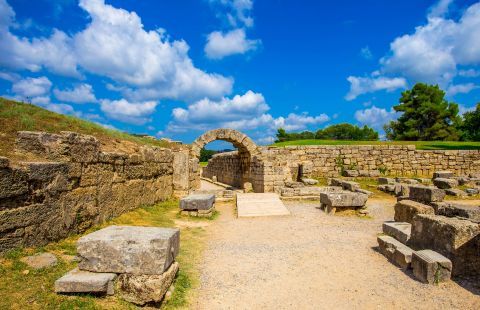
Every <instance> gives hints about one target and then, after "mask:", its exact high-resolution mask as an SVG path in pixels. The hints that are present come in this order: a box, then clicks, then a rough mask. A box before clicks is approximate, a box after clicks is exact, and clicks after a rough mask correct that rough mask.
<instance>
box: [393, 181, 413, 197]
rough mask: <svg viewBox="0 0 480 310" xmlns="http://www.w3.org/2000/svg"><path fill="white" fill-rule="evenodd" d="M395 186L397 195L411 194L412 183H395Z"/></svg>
mask: <svg viewBox="0 0 480 310" xmlns="http://www.w3.org/2000/svg"><path fill="white" fill-rule="evenodd" d="M394 185H395V188H394V190H393V192H394V194H395V196H397V197H399V196H409V195H410V185H408V184H407V183H395V184H394Z"/></svg>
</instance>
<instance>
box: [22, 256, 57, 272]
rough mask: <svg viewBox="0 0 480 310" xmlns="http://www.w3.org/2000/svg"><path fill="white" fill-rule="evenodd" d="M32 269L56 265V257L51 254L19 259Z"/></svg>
mask: <svg viewBox="0 0 480 310" xmlns="http://www.w3.org/2000/svg"><path fill="white" fill-rule="evenodd" d="M20 260H21V261H22V262H23V263H25V264H27V265H28V266H29V267H32V268H33V269H42V268H49V267H53V266H55V265H56V264H57V261H58V260H57V257H56V256H55V255H53V254H51V253H40V254H36V255H33V256H26V257H22V258H21V259H20Z"/></svg>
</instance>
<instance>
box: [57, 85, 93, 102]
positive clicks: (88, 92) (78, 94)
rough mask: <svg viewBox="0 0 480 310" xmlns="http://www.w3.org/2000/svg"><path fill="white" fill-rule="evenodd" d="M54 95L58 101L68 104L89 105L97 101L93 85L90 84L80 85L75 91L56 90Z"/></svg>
mask: <svg viewBox="0 0 480 310" xmlns="http://www.w3.org/2000/svg"><path fill="white" fill-rule="evenodd" d="M53 93H54V95H55V97H56V98H57V99H58V100H61V101H66V102H73V103H87V102H96V101H97V98H95V94H94V93H93V88H92V85H89V84H80V85H77V86H76V87H74V88H73V89H65V90H59V89H54V90H53Z"/></svg>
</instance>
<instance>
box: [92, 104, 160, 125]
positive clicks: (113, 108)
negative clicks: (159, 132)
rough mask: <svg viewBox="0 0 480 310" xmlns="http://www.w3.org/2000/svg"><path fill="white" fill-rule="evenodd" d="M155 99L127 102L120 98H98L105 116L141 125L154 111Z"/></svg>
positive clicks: (146, 121) (147, 120) (148, 120)
mask: <svg viewBox="0 0 480 310" xmlns="http://www.w3.org/2000/svg"><path fill="white" fill-rule="evenodd" d="M157 104H158V103H157V102H155V101H146V102H139V103H134V102H128V101H127V100H125V99H120V100H107V99H103V100H100V109H101V110H102V111H103V112H104V113H105V114H106V116H107V117H109V118H111V119H115V120H118V121H121V122H124V123H129V124H136V125H143V124H145V123H148V122H150V121H151V119H150V118H149V116H150V115H151V114H152V113H153V112H155V108H156V106H157Z"/></svg>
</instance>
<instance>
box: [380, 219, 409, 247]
mask: <svg viewBox="0 0 480 310" xmlns="http://www.w3.org/2000/svg"><path fill="white" fill-rule="evenodd" d="M382 229H383V233H384V234H386V235H389V236H391V237H394V238H395V239H397V240H398V241H400V242H401V243H403V244H406V243H407V242H408V240H409V239H410V235H411V233H412V224H410V223H406V222H384V223H383V225H382Z"/></svg>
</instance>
